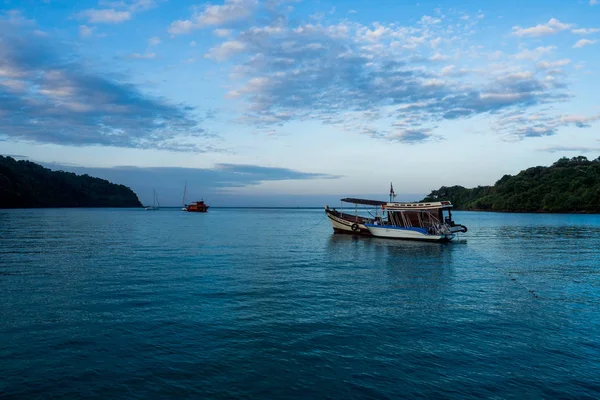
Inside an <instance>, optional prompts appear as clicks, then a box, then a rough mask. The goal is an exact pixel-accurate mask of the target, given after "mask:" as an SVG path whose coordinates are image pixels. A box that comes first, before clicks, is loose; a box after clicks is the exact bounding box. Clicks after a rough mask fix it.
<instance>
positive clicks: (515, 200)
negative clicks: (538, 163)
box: [422, 156, 600, 213]
mask: <svg viewBox="0 0 600 400" xmlns="http://www.w3.org/2000/svg"><path fill="white" fill-rule="evenodd" d="M440 200H450V201H451V202H452V204H453V205H454V207H455V208H456V209H458V210H485V211H506V212H558V213H566V212H585V213H600V157H598V158H597V159H595V160H593V161H590V160H588V159H587V158H586V157H583V156H579V157H573V158H570V159H569V158H566V157H563V158H561V159H560V160H558V161H557V162H555V163H554V164H552V166H550V167H532V168H528V169H526V170H524V171H521V172H519V173H518V174H517V175H515V176H512V175H504V176H503V177H502V178H501V179H500V180H499V181H497V182H496V184H495V185H494V186H478V187H476V188H472V189H467V188H464V187H462V186H451V187H446V186H442V187H441V188H440V189H438V190H433V191H432V192H431V193H430V194H429V195H428V196H427V197H426V198H425V199H423V200H422V201H440Z"/></svg>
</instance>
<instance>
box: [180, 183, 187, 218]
mask: <svg viewBox="0 0 600 400" xmlns="http://www.w3.org/2000/svg"><path fill="white" fill-rule="evenodd" d="M186 195H187V181H185V185H183V201H182V202H181V210H182V211H187V208H186V205H185V197H186Z"/></svg>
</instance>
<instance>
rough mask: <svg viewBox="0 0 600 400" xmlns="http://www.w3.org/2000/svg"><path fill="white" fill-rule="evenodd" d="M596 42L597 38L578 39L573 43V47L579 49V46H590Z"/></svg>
mask: <svg viewBox="0 0 600 400" xmlns="http://www.w3.org/2000/svg"><path fill="white" fill-rule="evenodd" d="M594 43H596V41H595V40H589V39H580V40H578V41H577V43H575V44H574V45H573V48H574V49H579V48H581V47H583V46H589V45H590V44H594Z"/></svg>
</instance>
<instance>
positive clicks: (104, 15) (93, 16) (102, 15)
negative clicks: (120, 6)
mask: <svg viewBox="0 0 600 400" xmlns="http://www.w3.org/2000/svg"><path fill="white" fill-rule="evenodd" d="M78 16H79V18H86V19H87V20H88V21H89V22H90V23H94V24H119V23H121V22H125V21H128V20H130V19H131V12H129V11H118V10H115V9H113V8H107V9H93V8H92V9H89V10H85V11H82V12H80V13H79V14H78Z"/></svg>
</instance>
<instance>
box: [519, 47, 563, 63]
mask: <svg viewBox="0 0 600 400" xmlns="http://www.w3.org/2000/svg"><path fill="white" fill-rule="evenodd" d="M555 49H556V47H555V46H540V47H536V48H535V49H533V50H529V49H523V50H521V51H520V52H519V53H517V54H515V58H516V59H517V60H533V61H535V60H538V59H539V58H541V57H542V56H543V55H544V54H548V53H550V52H552V51H553V50H555Z"/></svg>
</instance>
